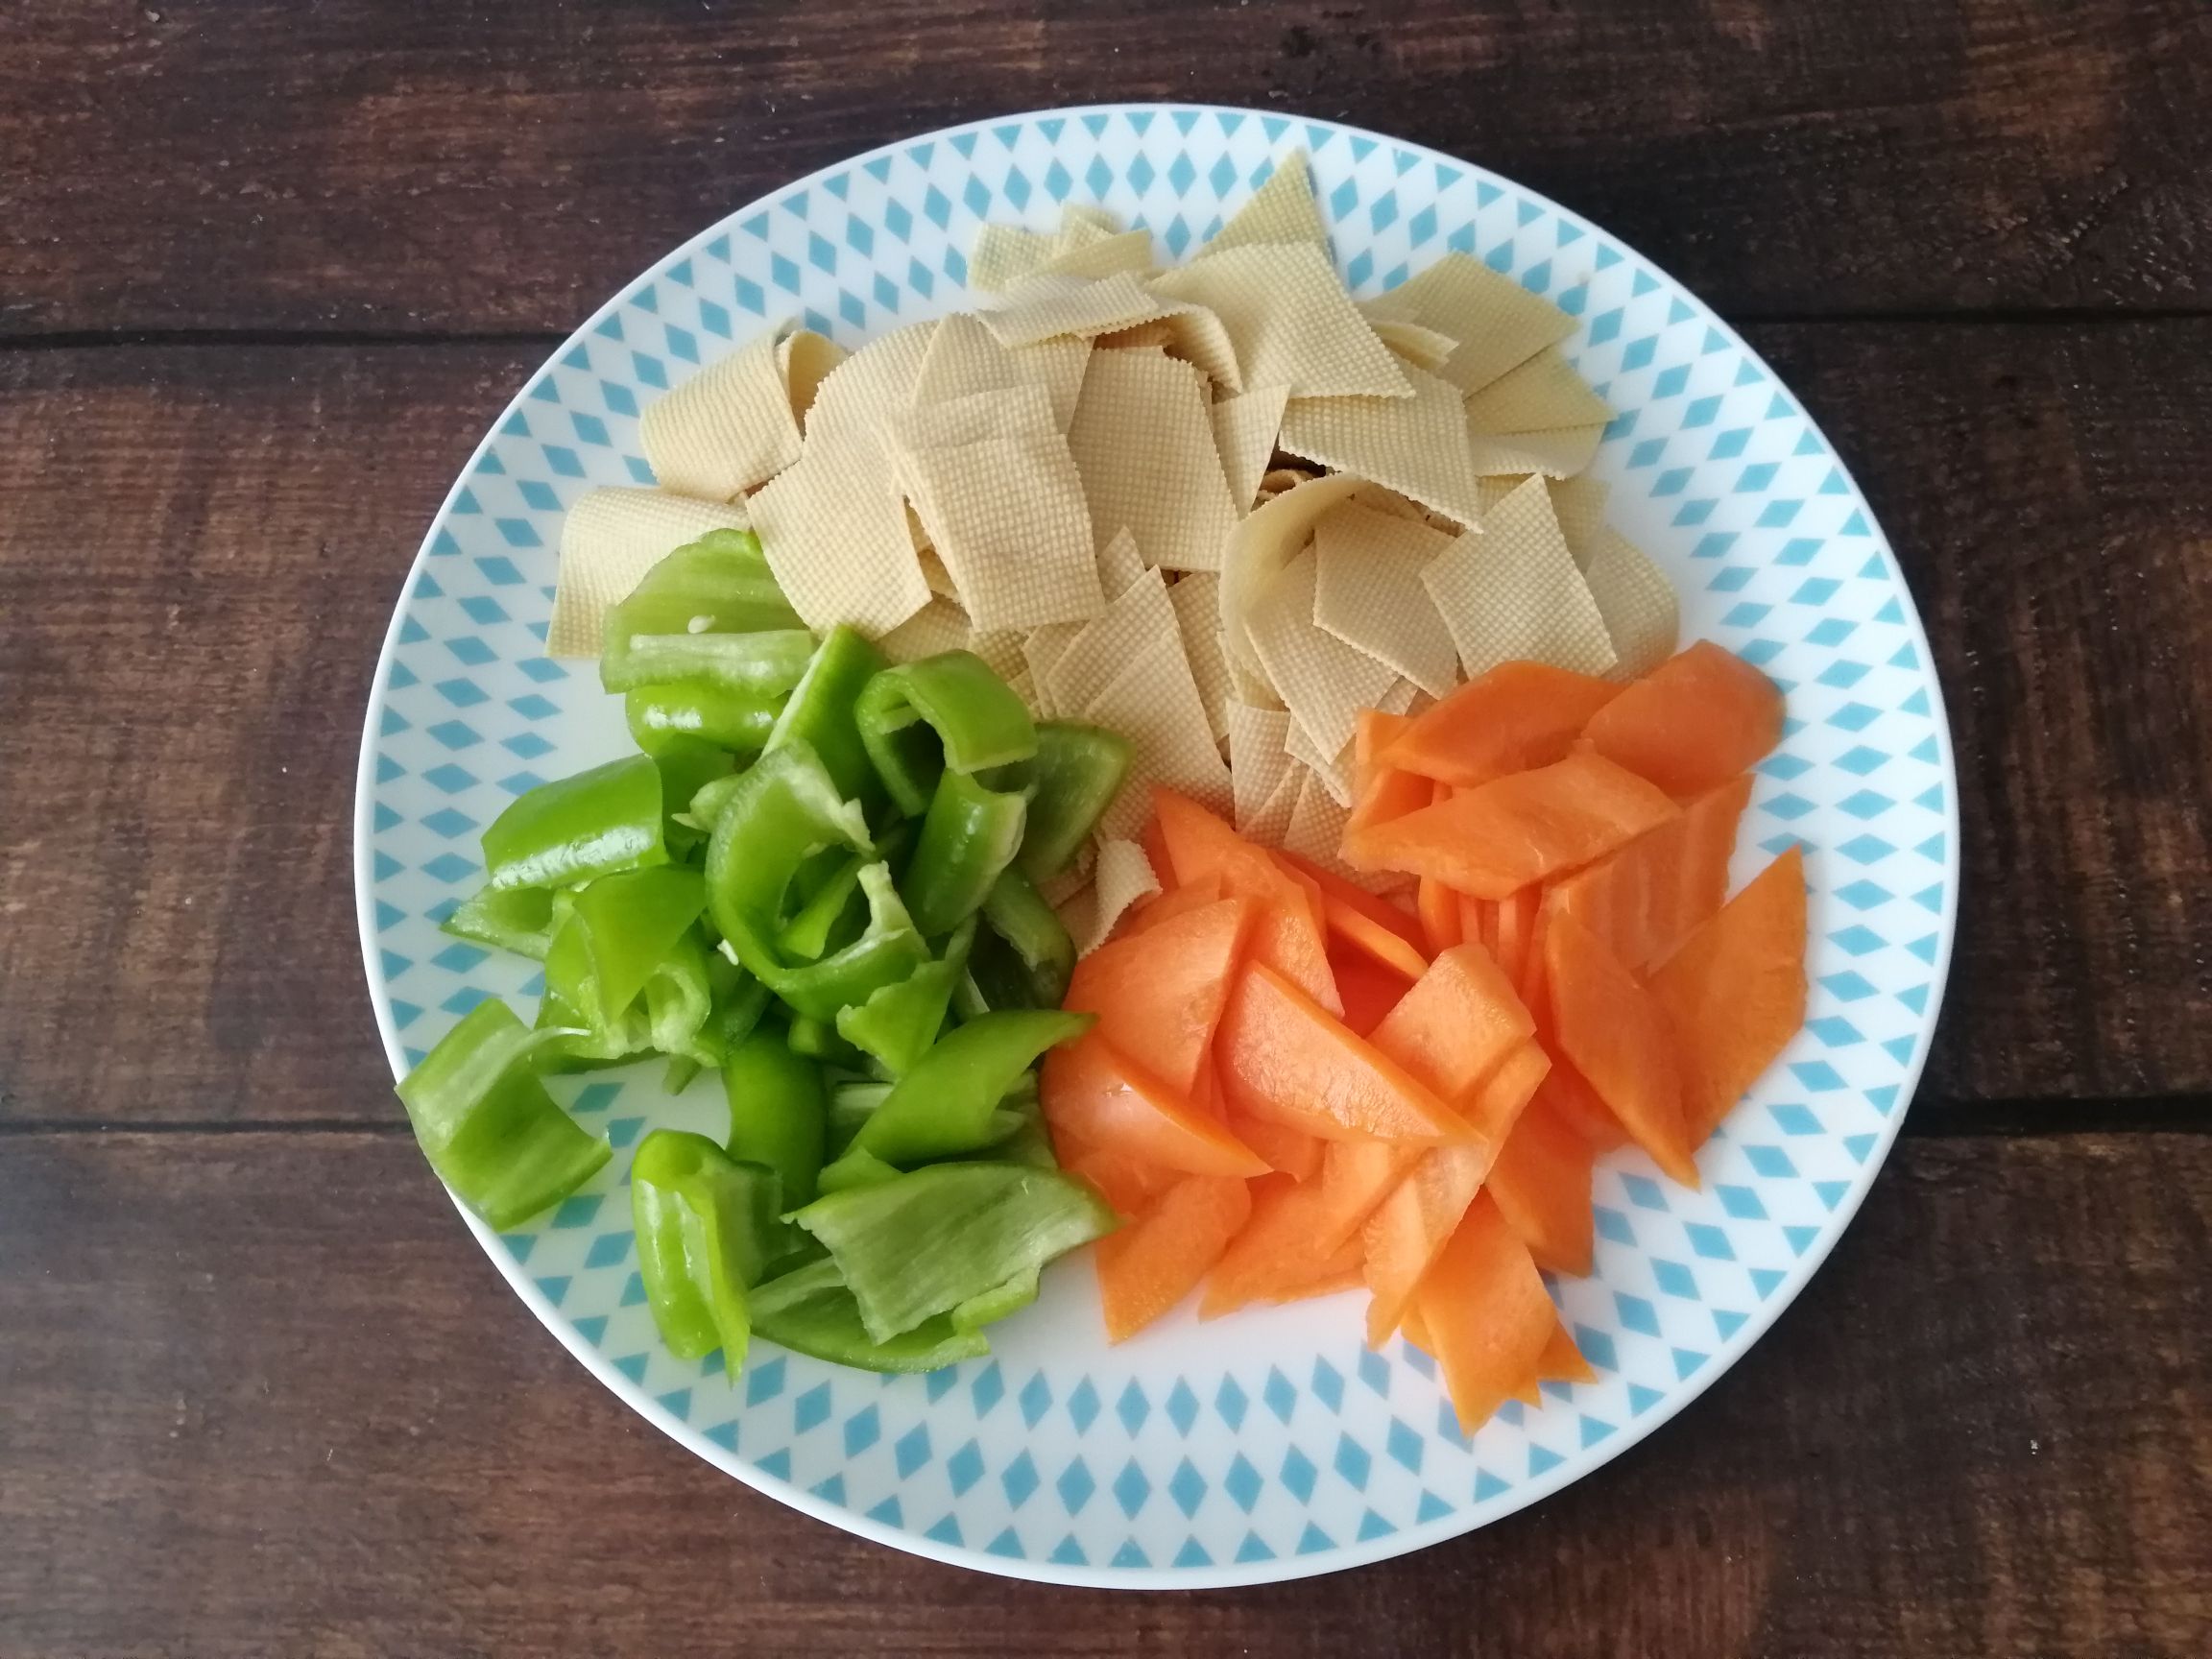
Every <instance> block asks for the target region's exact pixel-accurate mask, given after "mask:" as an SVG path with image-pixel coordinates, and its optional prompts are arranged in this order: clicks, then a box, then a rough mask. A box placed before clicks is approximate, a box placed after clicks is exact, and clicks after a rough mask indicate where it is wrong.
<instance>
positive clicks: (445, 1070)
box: [398, 999, 612, 1229]
mask: <svg viewBox="0 0 2212 1659" xmlns="http://www.w3.org/2000/svg"><path fill="white" fill-rule="evenodd" d="M558 1035H559V1033H558V1032H543V1031H535V1032H534V1031H531V1030H530V1029H528V1028H527V1027H526V1026H524V1025H523V1023H522V1022H521V1021H519V1020H517V1019H516V1017H515V1011H514V1010H513V1009H511V1008H509V1007H508V1006H507V1004H506V1003H504V1002H501V1001H498V1000H496V999H493V1000H487V1001H483V1002H479V1003H477V1004H476V1006H475V1007H473V1008H471V1009H470V1010H469V1012H468V1014H467V1015H465V1016H464V1017H463V1018H462V1020H461V1022H460V1023H459V1024H457V1025H455V1026H454V1027H453V1029H452V1030H450V1031H448V1032H446V1033H445V1036H444V1037H443V1038H442V1039H440V1041H439V1044H438V1046H437V1047H435V1048H433V1049H431V1050H430V1052H429V1053H428V1054H427V1055H426V1056H424V1057H423V1060H422V1063H421V1065H419V1066H417V1067H416V1068H415V1070H412V1071H410V1072H409V1073H408V1074H407V1075H406V1076H405V1077H404V1078H403V1079H401V1081H400V1083H399V1086H398V1094H399V1099H400V1101H401V1102H402V1103H403V1104H404V1105H405V1106H406V1108H407V1119H408V1121H409V1122H410V1123H412V1124H413V1125H414V1127H415V1139H416V1140H417V1141H418V1142H421V1147H422V1151H423V1155H424V1156H425V1157H427V1158H428V1159H429V1160H430V1166H431V1168H433V1169H435V1170H437V1171H438V1177H439V1179H440V1180H442V1181H444V1182H445V1185H446V1186H447V1187H449V1188H451V1189H452V1190H453V1191H454V1192H455V1194H456V1195H458V1196H459V1197H460V1199H461V1201H462V1202H463V1203H464V1204H467V1205H468V1206H469V1209H471V1210H473V1211H475V1212H476V1214H479V1215H481V1216H483V1217H484V1219H485V1220H487V1221H489V1222H490V1223H491V1224H492V1225H493V1226H494V1227H498V1228H502V1229H504V1228H508V1227H516V1226H519V1225H520V1224H521V1223H522V1222H524V1221H527V1220H529V1219H530V1217H531V1216H533V1215H535V1214H538V1213H539V1212H540V1211H542V1210H545V1209H549V1208H550V1207H551V1206H553V1205H555V1204H557V1203H559V1202H560V1201H561V1200H562V1199H564V1198H565V1197H567V1196H568V1194H569V1193H571V1192H573V1191H575V1190H576V1189H577V1188H579V1187H581V1186H583V1185H584V1183H585V1182H587V1181H589V1179H590V1178H591V1176H592V1175H593V1174H594V1173H595V1172H596V1171H597V1170H598V1168H599V1166H601V1165H602V1164H604V1163H606V1162H607V1160H608V1157H609V1156H610V1155H611V1150H612V1149H611V1148H610V1147H609V1146H608V1144H607V1142H606V1141H605V1140H603V1139H601V1138H600V1137H597V1136H594V1135H590V1134H588V1133H587V1132H586V1131H585V1130H584V1129H582V1128H581V1127H579V1126H578V1124H577V1123H576V1121H575V1119H574V1118H570V1117H569V1116H568V1114H567V1113H565V1112H564V1111H562V1110H561V1108H560V1106H559V1105H558V1104H557V1103H556V1102H555V1101H554V1099H553V1096H552V1095H550V1094H547V1093H546V1092H545V1085H544V1084H543V1083H541V1082H540V1081H539V1080H538V1075H537V1073H536V1072H535V1071H534V1070H531V1067H530V1058H531V1055H532V1053H533V1052H534V1051H535V1050H536V1049H538V1048H540V1047H542V1046H545V1045H546V1044H547V1043H549V1042H551V1041H553V1040H554V1039H555V1038H556V1037H557V1036H558Z"/></svg>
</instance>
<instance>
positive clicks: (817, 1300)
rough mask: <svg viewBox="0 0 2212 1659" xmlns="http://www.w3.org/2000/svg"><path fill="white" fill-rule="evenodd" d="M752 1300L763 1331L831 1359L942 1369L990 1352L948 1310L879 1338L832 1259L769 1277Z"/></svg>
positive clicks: (872, 1366)
mask: <svg viewBox="0 0 2212 1659" xmlns="http://www.w3.org/2000/svg"><path fill="white" fill-rule="evenodd" d="M752 1302H753V1325H754V1329H755V1330H757V1331H758V1332H759V1333H760V1334H761V1335H763V1336H765V1337H767V1338H768V1340H769V1341H771V1342H777V1343H781V1345H782V1346H783V1347H785V1348H788V1349H790V1350H791V1351H792V1352H793V1353H795V1354H805V1355H808V1356H810V1357H811V1358H816V1359H827V1360H828V1361H829V1362H830V1363H831V1364H833V1365H851V1366H854V1367H856V1368H858V1369H860V1370H863V1371H891V1372H914V1371H938V1370H942V1369H943V1368H944V1367H946V1366H948V1365H954V1364H958V1363H959V1362H960V1361H961V1360H963V1359H976V1358H982V1356H984V1355H986V1354H988V1353H990V1352H991V1345H990V1343H989V1342H987V1341H986V1340H984V1338H983V1337H982V1335H981V1334H978V1333H977V1332H974V1331H972V1330H971V1331H962V1330H959V1329H957V1328H956V1327H955V1326H954V1325H953V1323H952V1321H951V1318H950V1316H945V1317H940V1318H936V1319H926V1320H924V1321H923V1322H922V1323H921V1324H920V1325H917V1326H916V1327H915V1328H914V1329H913V1330H911V1331H908V1332H905V1333H903V1334H901V1335H898V1336H894V1337H892V1338H891V1339H890V1340H889V1341H888V1342H878V1341H876V1340H875V1339H874V1338H872V1337H871V1336H870V1335H869V1334H868V1331H867V1328H866V1327H865V1326H864V1325H863V1324H862V1323H861V1321H860V1309H859V1305H858V1304H857V1303H855V1302H854V1299H853V1292H852V1291H850V1290H848V1289H846V1288H845V1281H844V1280H843V1279H842V1278H841V1277H839V1275H838V1272H837V1264H836V1263H835V1262H829V1261H821V1262H808V1263H807V1264H806V1265H805V1266H804V1267H799V1268H795V1269H794V1270H792V1271H791V1272H789V1273H785V1274H783V1275H781V1277H780V1278H776V1279H771V1280H769V1281H768V1282H767V1283H766V1284H765V1285H762V1286H759V1287H758V1288H757V1289H756V1290H755V1291H754V1292H753V1297H752Z"/></svg>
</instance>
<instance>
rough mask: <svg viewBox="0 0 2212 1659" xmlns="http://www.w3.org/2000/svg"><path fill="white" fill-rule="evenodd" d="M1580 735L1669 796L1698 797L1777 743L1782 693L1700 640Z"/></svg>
mask: <svg viewBox="0 0 2212 1659" xmlns="http://www.w3.org/2000/svg"><path fill="white" fill-rule="evenodd" d="M1582 734H1583V736H1585V737H1587V738H1588V739H1589V740H1590V744H1591V747H1592V748H1594V749H1595V750H1596V751H1597V752H1598V753H1599V754H1600V755H1602V756H1604V757H1606V758H1607V759H1608V760H1612V761H1616V762H1618V763H1619V764H1621V765H1623V766H1625V767H1627V768H1628V770H1629V771H1631V772H1633V773H1635V774H1636V775H1637V776H1638V777H1640V778H1647V779H1649V780H1650V781H1652V782H1654V783H1656V784H1658V785H1659V787H1660V788H1662V789H1664V790H1666V791H1667V793H1668V794H1670V795H1674V796H1691V795H1697V794H1701V793H1703V792H1704V791H1705V790H1707V789H1711V788H1713V787H1714V786H1715V785H1717V784H1720V783H1724V782H1726V781H1728V780H1729V779H1731V778H1733V777H1735V776H1736V774H1737V773H1739V772H1742V771H1744V770H1746V769H1747V768H1749V767H1750V766H1751V765H1752V764H1753V763H1754V762H1756V761H1757V760H1758V759H1759V757H1761V756H1763V755H1765V754H1766V753H1767V751H1768V750H1770V749H1772V748H1773V747H1774V745H1775V744H1776V743H1778V742H1780V741H1781V739H1782V693H1781V691H1780V690H1779V689H1778V688H1777V687H1776V686H1775V685H1774V682H1773V681H1771V680H1769V679H1767V676H1766V675H1764V674H1762V673H1760V672H1759V670H1758V669H1756V668H1754V667H1752V666H1751V664H1750V663H1748V662H1746V661H1743V658H1741V657H1738V656H1737V655H1735V654H1734V653H1733V652H1730V651H1724V650H1722V649H1721V648H1720V647H1719V646H1718V645H1716V644H1714V643H1713V642H1712V641H1710V640H1707V639H1700V640H1698V641H1697V642H1696V643H1695V644H1694V645H1692V646H1690V647H1689V649H1687V650H1685V651H1682V652H1680V653H1678V654H1677V655H1675V656H1673V657H1671V658H1669V659H1668V660H1667V661H1664V662H1662V663H1660V664H1659V666H1658V667H1656V668H1654V669H1652V670H1651V672H1650V673H1648V674H1647V675H1645V676H1644V678H1643V679H1641V680H1639V681H1637V682H1636V683H1635V684H1634V685H1630V686H1628V687H1626V688H1625V689H1624V690H1623V691H1622V693H1621V695H1620V696H1618V697H1616V698H1614V699H1613V700H1612V701H1611V702H1610V703H1608V704H1606V705H1605V706H1604V707H1603V708H1602V709H1599V710H1598V711H1597V712H1596V713H1595V714H1593V715H1592V716H1591V717H1590V720H1589V723H1588V724H1587V725H1585V726H1584V727H1583V729H1582Z"/></svg>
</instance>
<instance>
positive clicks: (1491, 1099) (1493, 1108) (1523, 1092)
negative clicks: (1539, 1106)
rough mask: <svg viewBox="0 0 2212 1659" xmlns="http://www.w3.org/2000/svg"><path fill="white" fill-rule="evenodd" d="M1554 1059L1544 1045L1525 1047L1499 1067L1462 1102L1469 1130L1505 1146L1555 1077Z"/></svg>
mask: <svg viewBox="0 0 2212 1659" xmlns="http://www.w3.org/2000/svg"><path fill="white" fill-rule="evenodd" d="M1549 1075H1551V1055H1549V1054H1547V1053H1546V1052H1545V1051H1544V1045H1543V1044H1541V1043H1538V1042H1535V1041H1533V1040H1531V1041H1529V1042H1527V1043H1524V1044H1522V1045H1521V1046H1520V1047H1518V1048H1516V1049H1514V1050H1513V1052H1512V1053H1510V1054H1508V1055H1506V1056H1505V1058H1504V1059H1503V1060H1501V1061H1500V1062H1499V1063H1498V1069H1497V1070H1494V1071H1492V1072H1491V1073H1490V1075H1489V1076H1487V1077H1485V1078H1483V1079H1482V1081H1481V1082H1480V1083H1479V1084H1477V1085H1476V1087H1475V1092H1474V1093H1473V1094H1470V1095H1468V1096H1467V1097H1466V1098H1465V1099H1463V1100H1461V1101H1459V1102H1458V1106H1459V1114H1460V1116H1461V1117H1463V1118H1466V1119H1467V1126H1468V1127H1469V1128H1471V1129H1473V1130H1474V1131H1475V1133H1476V1134H1477V1135H1478V1136H1479V1137H1480V1138H1481V1139H1482V1140H1484V1141H1486V1142H1489V1143H1490V1144H1491V1145H1492V1146H1503V1145H1504V1143H1505V1138H1506V1137H1507V1136H1508V1135H1510V1134H1512V1133H1513V1125H1514V1124H1516V1123H1518V1122H1519V1121H1520V1120H1521V1114H1522V1113H1523V1112H1524V1111H1526V1110H1527V1106H1528V1102H1529V1101H1530V1100H1532V1099H1534V1098H1535V1096H1536V1090H1537V1088H1538V1086H1539V1085H1540V1084H1542V1083H1543V1081H1544V1079H1545V1078H1546V1077H1548V1076H1549Z"/></svg>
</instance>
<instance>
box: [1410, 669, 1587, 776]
mask: <svg viewBox="0 0 2212 1659" xmlns="http://www.w3.org/2000/svg"><path fill="white" fill-rule="evenodd" d="M1620 690H1621V687H1620V686H1618V685H1614V684H1613V683H1611V682H1610V681H1606V680H1596V679H1593V678H1591V677H1590V676H1589V675H1587V674H1572V673H1569V672H1568V671H1567V670H1566V669H1564V668H1552V667H1549V666H1547V665H1546V664H1544V663H1542V662H1501V663H1500V664H1498V666H1497V667H1495V668H1492V669H1490V670H1489V671H1488V672H1487V673H1483V674H1479V675H1478V676H1476V677H1475V678H1474V679H1472V680H1470V681H1468V682H1467V684H1466V685H1462V686H1460V687H1459V688H1458V689H1457V690H1455V691H1454V692H1453V693H1452V695H1451V696H1449V697H1447V698H1445V699H1444V700H1443V701H1442V702H1441V703H1438V704H1436V705H1435V706H1434V707H1432V708H1431V709H1426V710H1424V711H1423V712H1422V714H1421V715H1420V716H1419V717H1418V718H1416V719H1415V720H1414V721H1413V722H1412V723H1411V725H1409V726H1408V727H1407V729H1406V731H1405V732H1404V733H1402V734H1401V735H1400V736H1399V737H1398V739H1397V740H1396V741H1395V742H1393V743H1392V744H1391V745H1390V746H1389V747H1388V748H1387V749H1385V750H1383V756H1382V759H1383V764H1384V765H1388V766H1396V767H1398V768H1400V769H1401V770H1404V771H1407V772H1415V773H1419V774H1420V775H1421V776H1423V777H1425V778H1433V779H1435V780H1437V781H1439V782H1444V783H1456V784H1459V785H1461V786H1463V787H1468V788H1472V787H1473V786H1474V785H1476V784H1478V783H1487V782H1489V781H1491V780H1492V779H1493V778H1503V777H1504V776H1505V775H1506V774H1507V773H1511V772H1525V771H1527V769H1528V768H1529V767H1531V766H1549V765H1550V764H1551V762H1552V761H1554V760H1558V759H1562V758H1564V757H1565V756H1566V754H1567V751H1568V749H1569V748H1570V747H1571V746H1572V745H1573V744H1574V741H1575V737H1576V736H1577V735H1578V734H1579V733H1580V732H1581V730H1582V728H1583V727H1584V726H1585V725H1586V724H1588V723H1589V720H1590V717H1591V716H1592V715H1593V714H1595V713H1597V712H1598V710H1599V709H1602V708H1604V707H1605V705H1606V704H1607V703H1610V702H1611V701H1612V700H1613V699H1614V697H1616V696H1617V695H1619V693H1620Z"/></svg>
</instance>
